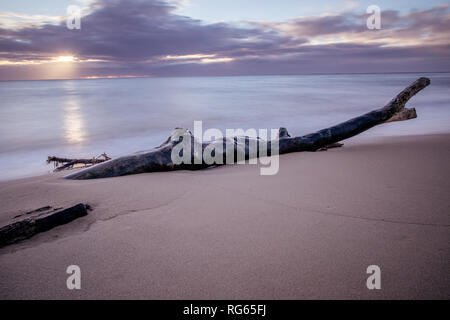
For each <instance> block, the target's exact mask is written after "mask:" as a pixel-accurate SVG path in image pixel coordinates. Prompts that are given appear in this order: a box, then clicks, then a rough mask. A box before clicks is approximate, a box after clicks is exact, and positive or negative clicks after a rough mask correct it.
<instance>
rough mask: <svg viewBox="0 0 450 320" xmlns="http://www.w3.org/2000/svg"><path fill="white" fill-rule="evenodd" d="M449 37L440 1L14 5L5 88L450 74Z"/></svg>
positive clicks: (152, 0) (6, 22)
mask: <svg viewBox="0 0 450 320" xmlns="http://www.w3.org/2000/svg"><path fill="white" fill-rule="evenodd" d="M372 4H375V5H377V6H379V7H380V9H381V29H379V30H369V29H368V28H367V26H366V20H367V18H368V17H369V16H370V14H367V13H366V9H367V7H368V6H369V5H372ZM69 5H76V6H78V7H79V8H80V9H81V14H82V15H81V28H80V29H69V28H67V25H66V20H67V7H68V6H69ZM449 30H450V6H449V5H448V4H446V3H445V2H443V1H434V0H429V1H414V0H408V1H386V0H371V1H325V0H315V1H300V0H277V1H261V0H145V1H144V0H108V1H92V0H40V1H35V0H6V1H2V2H1V4H0V80H19V79H62V78H64V79H65V78H96V77H139V76H144V77H145V76H155V77H156V76H210V75H214V76H215V75H259V74H304V73H355V72H356V73H365V72H426V71H429V72H439V71H450V31H449Z"/></svg>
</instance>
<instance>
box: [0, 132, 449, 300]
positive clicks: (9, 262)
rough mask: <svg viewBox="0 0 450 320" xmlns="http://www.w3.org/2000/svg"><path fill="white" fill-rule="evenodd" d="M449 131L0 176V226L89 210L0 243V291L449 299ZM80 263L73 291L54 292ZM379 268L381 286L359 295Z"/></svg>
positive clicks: (63, 295)
mask: <svg viewBox="0 0 450 320" xmlns="http://www.w3.org/2000/svg"><path fill="white" fill-rule="evenodd" d="M449 160H450V134H432V135H415V136H395V137H370V138H369V137H358V138H353V139H349V140H348V141H344V147H343V148H337V149H330V150H328V151H323V152H299V153H291V154H285V155H281V156H280V172H279V173H278V174H277V175H274V176H260V175H259V167H260V165H236V164H235V165H227V166H223V167H219V168H213V169H207V170H200V171H174V172H161V173H144V174H138V175H130V176H123V177H116V178H107V179H98V180H64V179H61V177H62V176H64V175H66V174H68V173H69V172H74V171H63V172H60V173H53V174H46V175H40V176H33V177H27V178H20V179H16V180H8V181H0V190H1V195H0V199H1V202H2V207H1V208H0V224H2V225H3V223H4V222H5V221H7V220H8V219H10V218H11V217H12V216H14V215H17V213H18V212H24V211H27V210H33V209H37V208H39V207H43V206H45V205H52V206H54V207H58V206H69V205H73V204H75V203H77V202H83V203H88V204H89V205H91V206H92V207H93V211H92V212H90V213H89V214H88V216H86V217H83V218H80V219H77V220H75V221H73V222H71V223H69V224H66V225H63V226H60V227H57V228H55V229H52V230H49V231H47V232H45V233H42V234H39V235H37V236H35V237H33V238H31V239H28V240H25V241H23V242H20V243H18V244H14V245H11V246H8V247H4V248H1V249H0V264H1V265H2V269H1V271H0V297H1V298H2V299H38V298H43V299H58V298H59V299H71V298H75V299H76V298H85V299H98V298H112V299H119V298H124V299H133V298H138V299H141V298H145V299H314V298H318V299H408V298H411V299H432V298H434V299H449V298H450V289H449V287H448V285H447V284H448V280H449V278H448V270H449V267H450V241H449V240H450V238H449V237H450V233H449V231H450V217H449V215H448V212H449V209H450V201H449V200H448V196H447V193H448V190H449V188H450V169H449V167H448V163H449ZM71 264H75V265H79V266H80V268H81V272H82V275H83V276H82V290H68V289H67V288H66V286H65V281H66V277H67V274H66V273H65V270H66V268H67V266H68V265H71ZM373 264H375V265H379V266H380V268H381V272H382V290H368V289H367V288H366V287H365V281H366V279H367V276H368V275H367V274H366V268H367V266H369V265H373Z"/></svg>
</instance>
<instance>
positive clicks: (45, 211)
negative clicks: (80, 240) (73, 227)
mask: <svg viewBox="0 0 450 320" xmlns="http://www.w3.org/2000/svg"><path fill="white" fill-rule="evenodd" d="M89 209H90V206H89V205H87V204H84V203H79V204H77V205H74V206H72V207H70V208H65V209H62V208H57V209H54V208H52V207H51V206H45V207H42V208H39V209H36V210H33V211H30V212H27V213H24V214H20V215H17V216H16V217H14V218H13V221H12V222H11V223H10V224H8V225H6V226H3V227H1V228H0V247H3V246H5V245H9V244H13V243H15V242H18V241H20V240H24V239H28V238H31V237H32V236H34V235H36V234H38V233H40V232H44V231H47V230H50V229H52V228H54V227H57V226H59V225H62V224H66V223H69V222H71V221H72V220H75V219H77V218H79V217H83V216H85V215H87V214H88V210H89ZM19 218H20V219H19Z"/></svg>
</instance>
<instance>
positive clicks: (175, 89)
mask: <svg viewBox="0 0 450 320" xmlns="http://www.w3.org/2000/svg"><path fill="white" fill-rule="evenodd" d="M421 76H426V77H429V78H430V79H431V85H430V86H429V87H427V88H426V89H424V90H423V91H422V92H420V93H419V94H418V95H417V96H415V97H414V98H412V100H411V101H410V102H409V104H408V106H409V107H415V108H416V109H417V113H418V118H417V119H414V120H410V121H405V122H396V123H391V124H385V125H382V126H378V127H376V128H373V129H371V130H369V131H367V132H365V133H363V134H362V135H364V136H381V135H388V136H392V135H420V134H433V133H448V132H450V90H449V89H450V73H420V74H415V73H403V74H351V75H350V74H349V75H299V76H236V77H191V78H189V77H185V78H134V79H90V80H51V81H5V82H0V97H1V105H0V119H1V126H0V179H1V180H9V179H15V178H21V177H26V176H32V175H38V174H44V173H47V172H50V171H52V170H53V166H52V165H46V159H47V156H60V157H75V158H83V157H86V158H91V157H93V156H97V155H99V154H101V153H103V152H106V153H107V154H108V155H109V156H110V157H117V156H120V155H124V154H127V153H131V152H135V151H140V150H146V149H151V148H152V147H155V146H157V145H159V144H161V143H162V142H163V141H165V140H166V139H167V137H168V136H169V135H170V133H171V130H172V129H173V128H175V127H183V128H187V129H191V130H192V128H193V124H194V121H195V120H201V121H203V130H206V129H208V128H218V129H220V130H222V132H225V129H227V128H230V129H237V128H242V129H249V128H255V129H260V128H261V129H270V128H279V127H286V128H287V129H288V130H289V133H290V134H291V135H292V136H293V135H304V134H307V133H311V132H314V131H316V130H319V129H323V128H326V127H328V126H330V125H334V124H337V123H339V122H342V121H345V120H348V119H350V118H352V117H355V116H358V115H360V114H363V113H366V112H368V111H371V110H373V109H376V108H379V107H382V106H384V105H385V104H386V103H387V102H389V101H390V100H391V99H392V98H393V97H394V96H395V95H396V94H397V93H399V92H400V91H401V90H402V89H403V88H405V87H406V86H408V85H409V84H410V83H412V82H413V81H414V80H416V79H417V78H419V77H421Z"/></svg>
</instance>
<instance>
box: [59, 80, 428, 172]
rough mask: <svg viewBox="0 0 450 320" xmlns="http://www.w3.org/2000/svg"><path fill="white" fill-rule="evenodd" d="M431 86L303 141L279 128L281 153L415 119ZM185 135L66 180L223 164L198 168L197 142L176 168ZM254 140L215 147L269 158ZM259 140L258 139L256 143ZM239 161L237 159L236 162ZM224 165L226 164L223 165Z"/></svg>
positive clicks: (419, 83)
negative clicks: (413, 103) (420, 97)
mask: <svg viewBox="0 0 450 320" xmlns="http://www.w3.org/2000/svg"><path fill="white" fill-rule="evenodd" d="M429 84H430V79H428V78H419V79H417V80H416V81H415V82H414V83H412V84H411V85H410V86H409V87H407V88H406V89H404V90H403V91H402V92H400V93H399V94H398V95H397V96H396V97H395V98H394V99H392V100H391V101H390V102H389V103H388V104H387V105H386V106H385V107H383V108H381V109H377V110H374V111H371V112H369V113H366V114H364V115H362V116H359V117H356V118H353V119H351V120H348V121H346V122H343V123H340V124H338V125H336V126H333V127H330V128H327V129H323V130H320V131H318V132H315V133H312V134H308V135H305V136H300V137H290V135H289V134H288V132H287V130H286V129H285V128H280V130H279V137H278V139H277V141H276V142H278V144H279V149H278V150H279V153H280V154H283V153H289V152H299V151H317V150H320V149H323V148H327V147H336V146H339V145H337V143H338V142H339V141H342V140H345V139H348V138H350V137H353V136H355V135H357V134H359V133H361V132H363V131H366V130H367V129H370V128H372V127H374V126H376V125H379V124H382V123H386V122H391V121H402V120H408V119H413V118H416V117H417V115H416V111H415V109H413V108H411V109H407V108H405V104H406V102H407V101H408V100H409V99H410V98H411V97H412V96H414V95H415V94H416V93H418V92H419V91H420V90H422V89H423V88H425V87H426V86H428V85H429ZM183 132H185V133H186V132H188V133H189V134H190V132H189V131H187V130H184V129H175V131H174V132H173V133H172V136H171V137H170V138H169V139H168V140H167V141H166V142H164V143H163V144H162V145H161V146H159V147H157V148H154V149H152V150H149V151H142V152H137V153H134V154H131V155H128V156H124V157H120V158H116V159H113V160H109V161H105V162H103V163H100V164H97V165H94V166H92V167H89V168H86V169H83V170H80V171H78V172H75V173H72V174H70V175H68V176H66V177H65V178H67V179H95V178H106V177H116V176H123V175H128V174H136V173H142V172H155V171H171V170H180V169H185V170H198V169H203V168H206V167H210V166H217V165H220V164H217V163H216V164H208V163H205V161H203V160H200V161H201V162H200V163H199V164H196V163H195V161H194V160H195V159H196V158H197V157H198V154H196V153H195V152H194V150H195V148H194V145H195V139H192V141H193V142H192V148H191V155H190V158H191V163H190V164H186V163H182V164H174V163H173V161H172V158H171V154H172V149H173V148H174V147H175V146H176V145H177V144H178V143H180V142H181V141H182V139H180V136H182V133H183ZM251 140H255V139H253V138H249V137H245V140H243V141H244V142H243V143H242V142H239V139H238V138H237V137H235V138H234V140H229V139H228V140H227V139H225V138H224V139H223V140H222V141H220V140H219V141H216V143H219V144H220V143H222V144H223V150H226V144H227V143H230V142H231V144H234V146H233V148H234V151H235V154H236V153H237V151H239V150H243V152H244V153H245V159H249V158H252V157H254V156H256V157H259V156H262V155H266V153H261V152H260V150H259V149H258V150H257V153H256V154H250V151H249V145H250V141H251ZM256 140H258V139H256ZM208 145H210V142H208V143H203V144H202V146H201V150H202V151H204V150H205V148H206V147H207V146H208ZM272 145H276V144H274V141H268V142H267V155H271V154H272V153H273V150H272ZM222 157H223V158H224V159H225V157H226V153H225V152H223V155H222ZM234 159H235V161H236V157H235V158H234ZM223 162H224V163H225V161H223Z"/></svg>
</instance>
